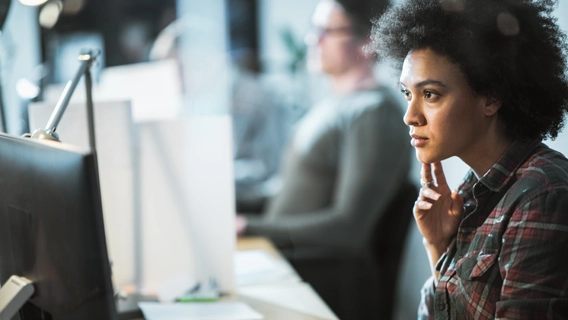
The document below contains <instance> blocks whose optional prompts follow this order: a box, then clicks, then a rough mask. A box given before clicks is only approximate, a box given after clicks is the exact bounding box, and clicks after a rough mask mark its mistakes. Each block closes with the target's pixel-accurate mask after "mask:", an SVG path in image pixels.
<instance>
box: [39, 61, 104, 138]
mask: <svg viewBox="0 0 568 320" xmlns="http://www.w3.org/2000/svg"><path fill="white" fill-rule="evenodd" d="M98 54H99V52H94V51H89V52H87V53H84V54H81V55H79V58H78V59H79V61H80V62H81V64H80V65H79V69H78V70H77V73H76V74H75V76H74V77H73V79H72V80H70V81H69V82H67V85H65V89H64V90H63V93H62V94H61V97H60V98H59V101H57V104H56V105H55V109H54V110H53V113H52V114H51V117H50V118H49V121H47V125H46V127H45V129H38V130H36V131H35V132H34V133H33V134H32V135H31V138H34V139H46V140H55V141H59V137H58V136H57V134H56V133H55V130H57V126H58V125H59V121H60V120H61V117H63V113H64V112H65V109H67V105H68V104H69V101H70V100H71V96H72V95H73V92H74V91H75V88H76V87H77V84H78V83H79V80H80V79H81V76H83V75H85V82H86V91H87V108H88V110H87V113H88V117H90V119H89V121H88V125H89V133H93V131H94V129H93V128H92V125H93V123H92V121H93V120H92V119H91V118H92V112H93V111H92V109H93V100H92V93H91V90H92V81H91V74H90V72H89V68H90V67H91V65H92V63H93V61H94V60H95V59H96V57H97V56H98ZM90 142H91V147H94V136H93V135H91V141H90Z"/></svg>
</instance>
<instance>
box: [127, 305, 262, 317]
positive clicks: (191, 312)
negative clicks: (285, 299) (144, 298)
mask: <svg viewBox="0 0 568 320" xmlns="http://www.w3.org/2000/svg"><path fill="white" fill-rule="evenodd" d="M138 305H139V306H140V309H141V310H142V312H143V313H144V319H146V320H262V319H264V317H263V316H262V315H261V314H260V313H258V312H256V311H254V310H253V309H252V308H251V307H250V306H249V305H247V304H245V303H243V302H212V303H211V302H203V303H199V302H194V303H157V302H140V303H139V304H138Z"/></svg>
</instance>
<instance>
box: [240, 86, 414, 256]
mask: <svg viewBox="0 0 568 320" xmlns="http://www.w3.org/2000/svg"><path fill="white" fill-rule="evenodd" d="M402 117H403V114H402V111H401V108H400V106H399V104H398V103H397V101H396V100H395V98H394V97H393V96H392V93H391V92H390V91H389V90H388V89H386V88H384V87H380V88H377V89H376V90H369V91H359V92H354V93H350V94H346V95H341V96H333V97H330V98H329V99H327V100H325V101H323V102H321V103H320V104H318V105H317V106H316V107H314V108H313V109H312V110H310V112H309V113H308V114H307V115H306V116H305V117H304V118H303V119H302V120H301V121H300V123H299V124H298V127H297V130H296V132H295V134H294V136H293V138H292V140H291V141H290V143H289V145H288V147H287V150H286V152H285V155H284V157H283V166H282V167H283V172H282V179H283V180H282V182H283V185H282V189H281V190H280V192H279V193H278V194H277V195H276V196H275V197H274V198H273V199H271V201H270V203H269V205H268V208H267V211H266V212H265V213H264V215H262V216H260V217H254V216H251V217H247V221H248V225H247V228H246V230H245V234H247V235H261V236H266V237H268V238H271V239H272V240H273V241H274V242H275V243H276V244H277V245H279V246H280V247H288V246H294V247H298V246H312V245H313V246H333V247H344V248H346V249H350V248H358V247H360V246H361V245H363V242H364V241H365V239H367V238H368V235H369V234H370V232H371V231H372V228H373V227H374V223H375V222H376V221H377V219H378V218H379V217H380V215H381V213H382V212H383V211H384V209H385V208H386V206H388V204H389V202H390V200H391V199H392V198H393V197H394V196H395V193H396V191H397V190H398V188H399V186H400V185H401V184H402V183H403V182H405V181H406V179H407V176H408V171H409V169H410V150H411V146H410V138H409V135H408V128H407V127H406V125H405V124H404V122H403V120H402Z"/></svg>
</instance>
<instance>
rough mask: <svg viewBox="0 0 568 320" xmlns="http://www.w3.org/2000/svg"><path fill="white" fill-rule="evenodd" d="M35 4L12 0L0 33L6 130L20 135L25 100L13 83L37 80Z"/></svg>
mask: <svg viewBox="0 0 568 320" xmlns="http://www.w3.org/2000/svg"><path fill="white" fill-rule="evenodd" d="M38 31H39V26H38V20H37V8H34V7H26V6H24V5H22V4H20V2H19V1H18V0H12V4H11V6H10V10H9V12H8V17H7V19H6V23H5V24H4V28H3V30H2V33H1V35H0V74H1V76H0V79H2V86H1V87H0V89H1V90H2V100H3V103H4V104H5V108H4V110H5V117H6V127H7V128H5V130H6V132H8V133H11V134H16V135H20V134H22V133H24V131H27V128H26V127H27V121H28V120H27V112H26V110H25V107H26V105H25V101H24V100H22V98H20V97H19V96H18V93H17V90H16V84H17V83H18V80H20V79H22V78H24V79H27V80H29V81H32V82H34V83H36V84H37V82H38V81H37V80H38V79H39V77H38V74H37V71H38V70H37V69H36V67H37V66H38V65H39V62H40V47H39V45H40V43H39V32H38ZM0 129H1V128H0Z"/></svg>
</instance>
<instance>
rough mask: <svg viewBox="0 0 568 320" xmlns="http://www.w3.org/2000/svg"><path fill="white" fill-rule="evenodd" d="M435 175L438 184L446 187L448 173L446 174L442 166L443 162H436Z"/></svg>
mask: <svg viewBox="0 0 568 320" xmlns="http://www.w3.org/2000/svg"><path fill="white" fill-rule="evenodd" d="M433 166H434V168H433V170H434V175H435V176H436V184H437V185H438V186H439V187H440V186H444V187H446V186H447V185H448V182H447V181H446V175H445V174H444V168H443V167H442V163H441V162H434V164H433Z"/></svg>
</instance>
